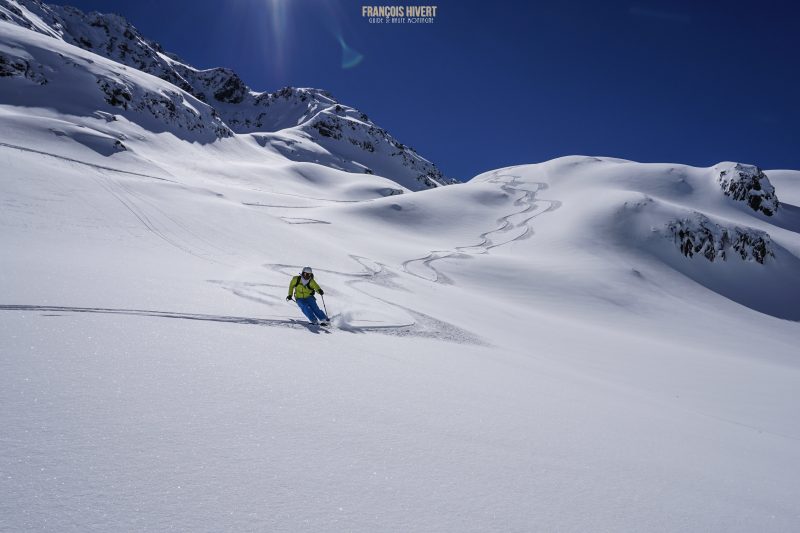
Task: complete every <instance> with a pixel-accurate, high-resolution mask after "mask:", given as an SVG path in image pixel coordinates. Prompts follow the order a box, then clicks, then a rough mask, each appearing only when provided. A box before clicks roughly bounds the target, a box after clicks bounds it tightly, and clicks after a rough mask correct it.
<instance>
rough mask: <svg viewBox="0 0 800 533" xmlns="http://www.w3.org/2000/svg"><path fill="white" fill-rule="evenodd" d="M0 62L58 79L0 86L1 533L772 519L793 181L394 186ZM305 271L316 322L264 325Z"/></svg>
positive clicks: (754, 522) (747, 527)
mask: <svg viewBox="0 0 800 533" xmlns="http://www.w3.org/2000/svg"><path fill="white" fill-rule="evenodd" d="M0 37H1V38H0V52H2V53H3V54H5V56H6V57H12V56H13V57H17V58H21V59H22V60H24V61H27V62H28V67H30V65H32V64H35V63H38V64H41V65H50V67H51V68H53V69H54V71H49V70H48V69H43V70H42V73H43V74H44V75H45V76H49V78H51V79H53V80H64V81H58V84H59V85H58V89H57V91H56V90H55V89H53V87H54V86H55V85H54V84H55V83H56V82H57V81H53V82H52V84H51V85H50V86H49V87H48V86H46V85H45V86H41V85H38V82H37V81H36V80H37V72H38V71H37V70H36V69H35V68H33V69H31V68H28V70H26V69H25V68H23V69H16V68H14V69H13V72H15V73H22V74H21V75H18V74H14V75H11V76H7V77H5V78H2V79H0V104H1V105H0V168H2V178H1V179H0V206H1V207H0V249H2V250H3V253H2V254H0V294H2V301H0V427H2V428H3V430H2V432H0V494H2V495H3V497H2V498H0V531H59V532H63V531H81V532H83V531H119V530H137V531H138V530H159V531H160V530H168V529H175V530H182V531H220V530H225V531H251V530H279V531H285V530H291V531H296V530H315V531H318V530H326V531H327V530H332V531H339V530H348V531H353V530H355V531H375V530H397V531H409V530H414V531H419V530H422V531H464V530H470V531H486V530H525V531H553V530H558V531H587V530H591V531H629V530H636V531H676V530H681V531H684V530H697V531H726V532H728V531H753V530H755V529H758V530H761V531H792V530H796V529H797V528H798V527H800V514H798V508H797V501H799V500H800V481H798V480H800V475H799V474H800V447H799V446H798V440H800V423H799V422H798V420H800V417H798V416H797V414H798V413H797V405H798V400H800V397H798V396H799V394H800V393H798V391H800V363H799V362H798V358H797V344H798V339H800V326H799V325H798V319H800V316H799V315H800V311H798V309H800V307H799V306H798V305H797V302H798V297H800V277H799V276H800V274H799V273H800V269H798V268H797V267H798V258H799V257H800V235H798V232H800V207H798V204H799V203H800V202H797V201H796V200H795V199H796V198H797V192H798V188H797V187H796V185H797V180H796V179H795V178H796V173H793V172H791V171H778V172H774V171H767V172H766V173H765V175H764V176H762V175H761V174H760V173H759V171H758V170H757V169H755V168H754V167H747V166H743V165H738V166H737V164H735V163H726V162H723V163H720V164H719V165H716V166H714V167H710V168H695V167H688V166H684V165H674V164H640V163H635V162H631V161H624V160H619V159H612V158H596V157H583V156H574V157H566V158H560V159H556V160H553V161H548V162H545V163H540V164H535V165H523V166H518V167H509V168H505V169H498V170H496V171H492V172H488V173H485V174H482V175H479V176H476V177H475V178H473V179H472V180H470V181H469V182H468V183H465V184H459V185H454V186H450V187H439V188H434V189H431V190H425V191H420V192H413V193H412V192H411V191H410V190H409V189H407V188H405V187H403V186H401V185H399V184H398V183H397V182H395V181H392V180H390V179H388V177H379V176H370V175H367V174H355V173H350V172H344V171H342V170H337V169H335V168H331V167H330V166H329V165H328V164H327V163H326V162H322V161H320V163H319V164H318V163H317V162H315V161H314V160H313V159H311V160H309V159H305V160H293V159H292V158H290V157H287V155H286V153H285V151H282V150H279V149H277V148H276V147H275V145H274V144H273V142H272V140H270V141H269V142H265V143H263V144H262V143H260V142H259V138H260V137H259V135H266V134H250V133H242V134H238V133H235V132H233V134H231V135H227V134H221V135H217V134H216V133H215V129H214V124H215V123H216V122H215V117H214V115H213V113H212V112H211V110H210V108H209V107H208V106H207V104H206V103H204V102H203V101H202V100H200V99H199V98H197V97H196V96H192V95H191V94H189V93H187V92H185V91H182V90H180V89H177V88H176V87H175V86H174V85H171V84H169V83H167V82H166V81H164V80H161V79H159V78H156V77H153V76H151V75H150V74H146V73H143V72H140V71H137V70H135V69H132V68H127V67H126V68H123V67H122V66H120V65H119V64H118V63H114V62H112V61H111V60H108V59H104V58H101V57H99V56H97V55H95V54H91V53H90V52H86V51H82V50H79V49H77V48H75V47H73V46H71V45H69V44H65V43H63V42H62V41H60V40H56V39H54V38H52V37H47V36H44V35H40V34H37V33H34V32H31V31H29V30H27V29H23V28H20V27H17V26H14V25H11V24H8V23H5V22H0ZM58 54H62V55H64V56H65V57H69V58H70V61H72V62H73V63H74V65H72V64H70V63H63V65H64V66H59V65H62V64H61V63H57V62H56V59H55V58H59V60H60V57H59V56H58ZM90 61H91V62H90ZM54 65H55V66H58V69H56V68H55V66H54ZM67 65H69V68H67ZM62 76H63V77H62ZM103 78H106V79H111V80H116V81H118V82H120V83H123V84H124V85H125V86H126V87H128V88H129V89H130V92H131V96H132V101H135V100H136V98H138V97H140V96H141V97H142V98H143V99H144V98H145V97H146V95H161V96H163V97H164V98H167V99H169V98H170V96H169V95H170V94H173V95H175V94H177V95H178V96H176V97H175V98H176V101H174V102H175V110H176V113H177V112H178V111H181V113H180V116H182V117H184V118H185V119H186V122H180V120H182V119H174V118H173V119H170V120H169V121H168V122H164V121H163V120H162V119H163V116H164V115H159V114H158V113H153V110H156V111H158V110H159V109H166V110H167V111H170V108H169V106H166V105H165V106H162V107H159V106H158V105H155V104H154V105H152V106H148V105H145V106H144V107H142V108H141V109H139V110H137V109H134V108H133V107H130V108H129V109H127V110H125V109H121V110H120V109H113V108H109V106H110V105H111V104H108V103H107V102H106V101H105V97H104V96H103V92H102V91H99V90H98V92H97V93H94V92H92V93H89V92H85V91H82V92H81V91H79V89H80V88H81V87H86V85H85V83H84V81H81V80H85V79H92V80H97V79H103ZM92 83H95V84H96V82H95V81H92ZM98 85H99V84H98ZM70 88H75V91H76V92H75V93H70V92H69V91H70ZM40 90H41V93H37V91H40ZM47 91H52V92H49V93H47V94H45V93H46V92H47ZM54 94H56V95H61V97H60V98H58V99H53V98H52V96H53V95H54ZM46 96H47V97H49V98H51V99H50V100H49V101H48V102H45V101H44V100H37V98H40V97H41V98H42V99H44V98H45V97H46ZM123 98H124V97H123ZM157 101H158V100H156V102H157ZM170 101H172V100H170ZM112 107H113V106H112ZM184 109H186V110H188V109H191V110H193V111H194V113H196V115H195V114H193V113H191V112H188V111H187V112H186V113H185V114H184V113H183V110H184ZM87 110H88V111H87ZM92 110H94V111H96V113H93V112H91V111H92ZM192 116H194V117H195V118H197V117H198V116H200V117H203V118H202V120H201V121H200V123H202V124H203V128H202V129H199V128H197V129H190V126H191V124H192V123H191V122H190V121H189V119H190V118H191V117H192ZM223 123H224V121H223ZM178 124H180V125H178ZM226 126H227V125H226ZM216 131H225V130H224V129H221V130H216ZM231 131H233V130H231ZM287 135H288V134H287ZM270 139H272V138H271V137H270ZM117 141H119V142H120V143H121V144H122V145H124V149H122V148H120V147H119V146H118V145H117ZM307 147H308V149H309V150H320V148H319V145H317V144H315V143H312V142H309V143H308V144H307ZM319 153H320V154H321V155H323V156H324V153H323V152H321V151H320V152H319ZM321 159H322V157H321ZM723 173H724V174H723ZM732 177H735V182H736V183H735V184H733V185H732V183H731V181H730V180H731V179H732ZM737 184H738V185H737ZM740 185H741V187H740ZM772 186H774V195H775V197H776V199H777V201H778V202H780V203H779V204H776V205H777V209H776V210H775V212H774V213H772V214H771V215H767V214H765V213H764V212H763V211H762V210H759V209H754V208H753V207H752V206H753V205H754V204H753V202H752V198H753V197H754V196H758V197H759V198H764V200H763V202H762V203H763V205H767V202H769V201H771V200H769V198H768V195H767V192H769V191H770V188H771V187H772ZM731 191H742V195H741V196H742V199H741V200H737V199H736V198H735V196H737V195H738V192H731ZM395 192H403V194H399V195H398V194H394V193H395ZM726 192H728V193H729V194H728V195H726ZM760 205H762V204H759V206H760ZM770 205H772V204H770ZM689 251H690V252H691V254H689V253H688V252H689ZM305 265H310V266H312V267H313V268H314V269H315V272H316V277H317V280H318V281H319V283H320V284H321V285H322V287H323V288H324V289H325V305H326V306H327V308H328V311H329V312H330V313H331V314H332V315H334V316H335V319H334V322H335V324H336V326H337V327H335V328H333V329H331V330H322V329H318V328H314V327H311V326H308V325H306V324H304V323H303V321H301V320H300V319H301V318H302V317H301V315H300V312H299V310H298V309H297V307H296V306H295V305H294V304H293V303H290V302H286V301H285V300H284V298H285V295H286V290H287V286H288V282H289V279H290V276H291V275H293V274H294V273H296V272H297V271H298V270H299V269H300V268H301V267H302V266H305ZM320 302H321V300H320Z"/></svg>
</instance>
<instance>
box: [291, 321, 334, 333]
mask: <svg viewBox="0 0 800 533" xmlns="http://www.w3.org/2000/svg"><path fill="white" fill-rule="evenodd" d="M293 322H294V323H295V324H297V325H299V326H303V327H304V328H306V329H307V330H308V331H310V332H311V333H316V334H317V335H319V334H321V333H325V334H327V335H330V333H331V331H330V330H329V329H328V328H325V327H322V326H315V325H314V324H309V323H308V322H301V321H299V320H294V321H293Z"/></svg>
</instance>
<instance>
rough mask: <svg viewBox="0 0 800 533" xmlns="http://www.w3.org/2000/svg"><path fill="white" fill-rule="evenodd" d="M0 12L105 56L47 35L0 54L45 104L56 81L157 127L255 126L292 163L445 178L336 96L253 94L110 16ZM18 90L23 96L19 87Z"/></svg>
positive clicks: (425, 179) (22, 7) (439, 181)
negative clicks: (143, 78)
mask: <svg viewBox="0 0 800 533" xmlns="http://www.w3.org/2000/svg"><path fill="white" fill-rule="evenodd" d="M0 20H4V21H7V22H9V23H11V24H15V25H17V26H19V27H22V28H26V29H29V30H32V31H34V32H37V33H39V34H41V35H46V36H48V37H51V38H54V39H57V40H59V41H62V42H63V43H67V44H69V45H73V46H75V47H79V48H81V49H83V50H86V51H88V52H92V53H94V54H98V55H100V56H102V57H105V58H107V59H110V60H112V61H113V63H105V66H106V67H107V68H102V67H101V66H100V65H95V63H94V61H95V60H93V59H91V55H86V54H80V53H77V52H76V51H75V50H74V49H73V48H72V47H71V46H67V47H63V46H56V45H54V44H53V43H48V42H42V43H41V46H42V47H43V51H45V50H49V52H50V53H49V54H47V53H45V54H44V55H41V56H37V57H36V58H30V57H22V56H20V55H19V54H18V53H15V52H14V50H5V51H4V52H3V53H0V75H3V76H19V77H23V78H25V79H27V80H29V81H32V82H33V83H35V84H37V85H39V86H44V85H49V87H46V88H45V87H42V88H41V89H39V90H37V91H36V92H38V93H39V95H40V96H43V95H50V96H49V97H45V99H48V98H49V100H50V102H49V103H50V104H51V105H52V104H53V103H54V100H57V99H58V97H57V96H56V95H57V94H60V90H61V87H60V86H61V85H63V84H70V86H71V90H81V91H82V92H83V93H84V95H85V98H84V99H83V100H82V102H83V103H85V104H87V105H86V106H85V107H86V110H85V112H86V114H91V112H92V111H94V110H95V109H96V108H97V107H98V105H97V104H96V103H95V102H93V101H92V99H91V97H90V96H91V95H92V93H95V94H94V96H95V97H97V96H98V94H97V93H100V94H102V96H103V98H104V100H105V102H106V104H107V105H106V106H104V107H105V111H106V112H109V113H113V114H123V115H125V116H126V118H128V119H129V120H131V121H132V122H141V118H140V117H141V115H146V120H148V121H149V120H150V119H151V118H152V117H155V118H156V119H157V120H159V121H160V122H162V125H161V128H162V129H170V128H174V127H175V126H177V127H178V128H180V129H182V130H189V131H192V132H197V131H200V130H202V131H207V132H208V133H209V134H213V135H214V136H215V137H216V138H225V137H231V136H232V135H233V134H234V133H237V134H245V133H248V134H256V133H258V134H259V135H254V136H253V137H254V138H255V139H256V140H257V141H258V142H259V143H260V144H262V146H266V145H270V146H271V147H273V148H274V149H275V150H278V151H280V152H281V153H283V155H285V156H286V157H288V158H290V159H293V160H295V161H314V162H318V163H321V164H324V165H326V166H330V167H332V168H337V169H341V170H345V171H347V172H358V173H367V174H377V175H380V176H384V177H387V178H389V179H392V180H393V181H396V182H398V183H399V184H401V185H403V186H405V187H407V188H409V189H411V190H418V189H424V188H429V187H436V186H440V185H445V184H451V183H454V182H455V180H453V179H450V178H446V177H445V176H444V175H443V174H442V172H441V171H440V170H439V169H438V168H436V166H435V165H434V164H433V163H431V162H430V161H428V160H426V159H424V158H422V157H421V156H420V155H419V154H417V152H416V151H415V150H414V149H413V148H411V147H409V146H406V145H405V144H403V143H401V142H399V141H398V140H396V139H395V138H394V137H392V136H391V135H390V134H389V133H388V132H387V131H385V130H384V129H382V128H380V127H379V126H377V125H376V124H374V123H373V122H372V121H370V120H369V117H367V115H366V114H364V113H362V112H360V111H358V110H356V109H354V108H352V107H349V106H346V105H343V104H341V103H339V102H337V101H336V100H335V99H334V98H333V97H332V96H331V95H330V94H329V93H327V92H326V91H322V90H318V89H303V88H300V89H296V88H292V87H286V88H283V89H281V90H279V91H277V92H274V93H268V92H262V93H258V92H254V91H253V90H251V89H250V88H249V87H248V86H247V85H246V84H245V83H244V82H243V81H242V80H241V79H240V78H239V76H238V75H237V74H236V73H235V72H233V71H232V70H230V69H226V68H213V69H207V70H199V69H196V68H194V67H192V66H190V65H187V64H185V62H183V61H181V59H180V58H178V57H177V56H176V55H174V54H170V53H168V52H166V51H165V50H163V48H162V47H161V45H159V44H158V43H156V42H154V41H152V40H150V39H147V38H146V37H144V36H142V35H141V34H140V33H139V32H138V30H137V29H136V28H135V27H134V26H133V25H131V24H130V23H129V22H128V21H126V20H125V19H124V18H122V17H120V16H118V15H109V14H100V13H90V14H85V13H83V12H82V11H80V10H78V9H76V8H73V7H62V6H51V5H48V4H45V3H42V2H40V1H39V0H2V1H0ZM18 49H19V48H18ZM89 65H94V66H93V67H90V66H89ZM121 65H125V66H127V67H130V68H133V69H136V70H138V71H140V72H144V73H147V74H150V75H152V76H155V77H157V78H160V79H162V80H165V81H167V82H169V84H170V85H166V84H153V83H150V84H149V85H148V84H145V85H144V86H143V85H142V84H141V83H140V80H139V79H136V78H131V77H129V76H125V75H124V72H125V69H124V68H121V67H120V66H121ZM65 67H70V70H73V69H77V70H78V71H82V72H85V73H87V74H88V75H87V76H84V79H83V80H82V85H81V86H77V85H75V79H74V77H72V78H71V79H69V80H67V79H66V78H63V77H62V75H63V74H65V73H64V69H65ZM53 85H55V86H56V87H55V88H54V87H53ZM20 93H21V96H25V95H27V93H28V91H25V90H21V91H20ZM41 100H42V98H40V99H38V100H37V99H33V98H32V99H30V101H28V102H25V101H24V98H23V101H18V103H21V104H30V105H42V102H41ZM95 100H96V98H95ZM73 103H75V102H73ZM203 104H206V105H203ZM70 111H71V112H72V113H79V112H80V111H79V110H77V109H72V110H70ZM148 115H149V116H148Z"/></svg>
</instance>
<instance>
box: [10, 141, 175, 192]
mask: <svg viewBox="0 0 800 533" xmlns="http://www.w3.org/2000/svg"><path fill="white" fill-rule="evenodd" d="M0 146H2V147H4V148H13V149H14V150H22V151H23V152H31V153H34V154H39V155H46V156H50V157H55V158H56V159H61V160H63V161H69V162H70V163H78V164H79V165H86V166H87V167H92V168H98V169H101V170H109V171H111V172H118V173H120V174H130V175H132V176H141V177H143V178H151V179H154V180H159V181H168V182H169V183H177V182H176V181H173V180H170V179H167V178H159V177H158V176H151V175H150V174H142V173H140V172H132V171H130V170H120V169H118V168H113V167H106V166H103V165H96V164H94V163H87V162H86V161H81V160H79V159H73V158H71V157H66V156H63V155H58V154H52V153H50V152H43V151H41V150H35V149H33V148H27V147H25V146H17V145H16V144H9V143H4V142H0Z"/></svg>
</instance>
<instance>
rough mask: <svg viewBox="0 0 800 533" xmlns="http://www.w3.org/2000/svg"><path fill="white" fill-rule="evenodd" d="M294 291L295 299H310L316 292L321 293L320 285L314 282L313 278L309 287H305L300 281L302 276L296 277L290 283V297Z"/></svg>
mask: <svg viewBox="0 0 800 533" xmlns="http://www.w3.org/2000/svg"><path fill="white" fill-rule="evenodd" d="M292 291H294V297H295V298H308V297H309V296H314V291H319V285H317V282H316V281H314V278H311V281H309V282H308V285H303V283H302V282H301V281H300V276H295V277H293V278H292V281H291V283H289V296H291V295H292Z"/></svg>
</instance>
